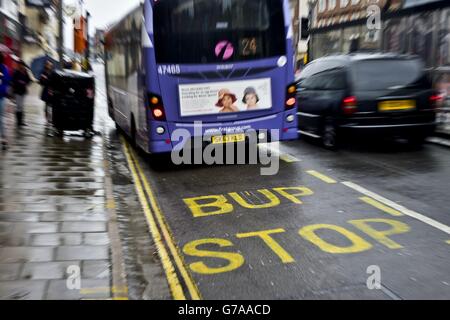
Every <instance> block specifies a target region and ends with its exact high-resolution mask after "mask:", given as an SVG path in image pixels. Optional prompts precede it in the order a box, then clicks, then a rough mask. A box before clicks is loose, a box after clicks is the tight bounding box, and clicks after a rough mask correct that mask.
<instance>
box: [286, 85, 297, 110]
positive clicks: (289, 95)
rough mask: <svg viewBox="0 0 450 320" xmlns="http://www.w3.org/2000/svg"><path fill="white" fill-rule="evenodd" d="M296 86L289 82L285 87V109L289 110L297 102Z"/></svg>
mask: <svg viewBox="0 0 450 320" xmlns="http://www.w3.org/2000/svg"><path fill="white" fill-rule="evenodd" d="M296 93H297V87H296V86H295V83H293V84H290V85H289V86H288V87H287V89H286V102H285V108H286V110H291V109H293V108H295V105H296V104H297V97H296Z"/></svg>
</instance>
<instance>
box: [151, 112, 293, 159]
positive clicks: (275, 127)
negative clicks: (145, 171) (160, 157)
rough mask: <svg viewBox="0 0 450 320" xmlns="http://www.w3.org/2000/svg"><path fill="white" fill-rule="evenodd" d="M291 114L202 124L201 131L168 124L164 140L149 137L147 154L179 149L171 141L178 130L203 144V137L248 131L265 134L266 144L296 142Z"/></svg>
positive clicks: (154, 136) (178, 124)
mask: <svg viewBox="0 0 450 320" xmlns="http://www.w3.org/2000/svg"><path fill="white" fill-rule="evenodd" d="M291 114H295V111H294V110H290V111H285V112H280V113H278V114H275V115H271V116H265V117H261V118H255V119H252V120H251V121H241V122H239V121H237V122H235V123H203V124H202V127H201V129H196V128H195V127H194V125H193V124H185V123H175V122H168V123H167V124H166V126H165V128H166V129H168V130H166V134H165V135H164V139H161V138H163V137H160V139H161V140H153V139H155V138H156V135H155V134H154V135H153V136H152V137H150V142H149V144H148V147H149V149H148V152H149V153H170V152H172V151H173V150H174V149H180V146H179V144H180V142H179V141H172V140H171V139H172V138H173V134H174V132H175V131H176V130H180V129H181V130H183V131H184V132H185V133H186V134H187V133H189V139H191V138H198V137H201V139H203V140H204V143H203V144H205V143H206V144H208V138H204V137H212V136H217V135H227V134H238V133H245V132H247V131H248V130H250V131H253V132H256V134H257V135H258V136H259V133H261V132H265V133H267V136H268V138H267V140H268V141H267V142H277V141H289V140H296V139H298V131H297V123H296V121H294V122H288V121H287V118H288V116H290V115H291ZM169 133H170V135H169ZM183 140H184V139H183ZM184 141H185V140H184Z"/></svg>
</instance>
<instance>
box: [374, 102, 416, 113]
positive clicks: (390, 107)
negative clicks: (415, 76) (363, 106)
mask: <svg viewBox="0 0 450 320" xmlns="http://www.w3.org/2000/svg"><path fill="white" fill-rule="evenodd" d="M415 108H416V102H415V101H414V100H392V101H383V102H380V103H379V104H378V109H379V110H380V111H408V110H414V109H415Z"/></svg>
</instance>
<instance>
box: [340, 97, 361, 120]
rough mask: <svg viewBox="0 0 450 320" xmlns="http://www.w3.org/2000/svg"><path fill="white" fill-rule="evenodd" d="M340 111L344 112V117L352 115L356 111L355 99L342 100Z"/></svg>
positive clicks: (356, 103) (356, 102)
mask: <svg viewBox="0 0 450 320" xmlns="http://www.w3.org/2000/svg"><path fill="white" fill-rule="evenodd" d="M342 111H344V114H346V115H352V114H354V113H355V112H356V111H358V101H357V100H356V97H354V96H351V97H346V98H344V100H342Z"/></svg>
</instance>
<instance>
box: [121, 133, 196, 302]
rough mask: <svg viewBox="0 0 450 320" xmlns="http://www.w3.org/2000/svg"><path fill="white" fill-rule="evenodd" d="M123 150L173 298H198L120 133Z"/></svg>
mask: <svg viewBox="0 0 450 320" xmlns="http://www.w3.org/2000/svg"><path fill="white" fill-rule="evenodd" d="M121 141H122V145H123V150H124V153H125V156H126V158H127V161H128V166H129V167H130V170H131V174H132V176H133V180H134V183H135V186H136V191H137V194H138V197H139V201H140V203H141V205H142V208H143V209H144V214H145V217H146V219H147V224H148V227H149V229H150V234H151V235H152V237H153V241H154V242H155V245H156V247H157V250H158V254H159V257H160V259H161V263H162V266H163V268H164V272H165V274H166V277H167V281H168V283H169V288H170V291H171V293H172V297H173V298H174V299H175V300H187V299H192V300H200V299H201V295H200V292H199V290H198V288H197V286H196V284H195V283H194V281H193V279H192V278H191V276H190V274H189V272H188V271H187V268H186V266H185V264H184V261H183V258H182V257H181V253H180V251H179V249H178V247H177V246H176V244H175V241H174V240H173V237H172V233H171V232H170V229H169V227H168V225H167V223H166V221H165V218H164V216H163V214H162V212H161V209H160V208H159V206H158V203H157V202H156V199H155V195H154V193H153V191H152V188H151V187H150V183H149V182H148V180H147V178H146V177H145V175H144V173H143V171H142V168H141V166H140V165H139V162H138V160H137V158H136V155H135V154H134V152H133V151H132V150H131V148H130V145H129V144H128V142H127V141H126V140H125V139H124V138H123V137H121Z"/></svg>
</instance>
